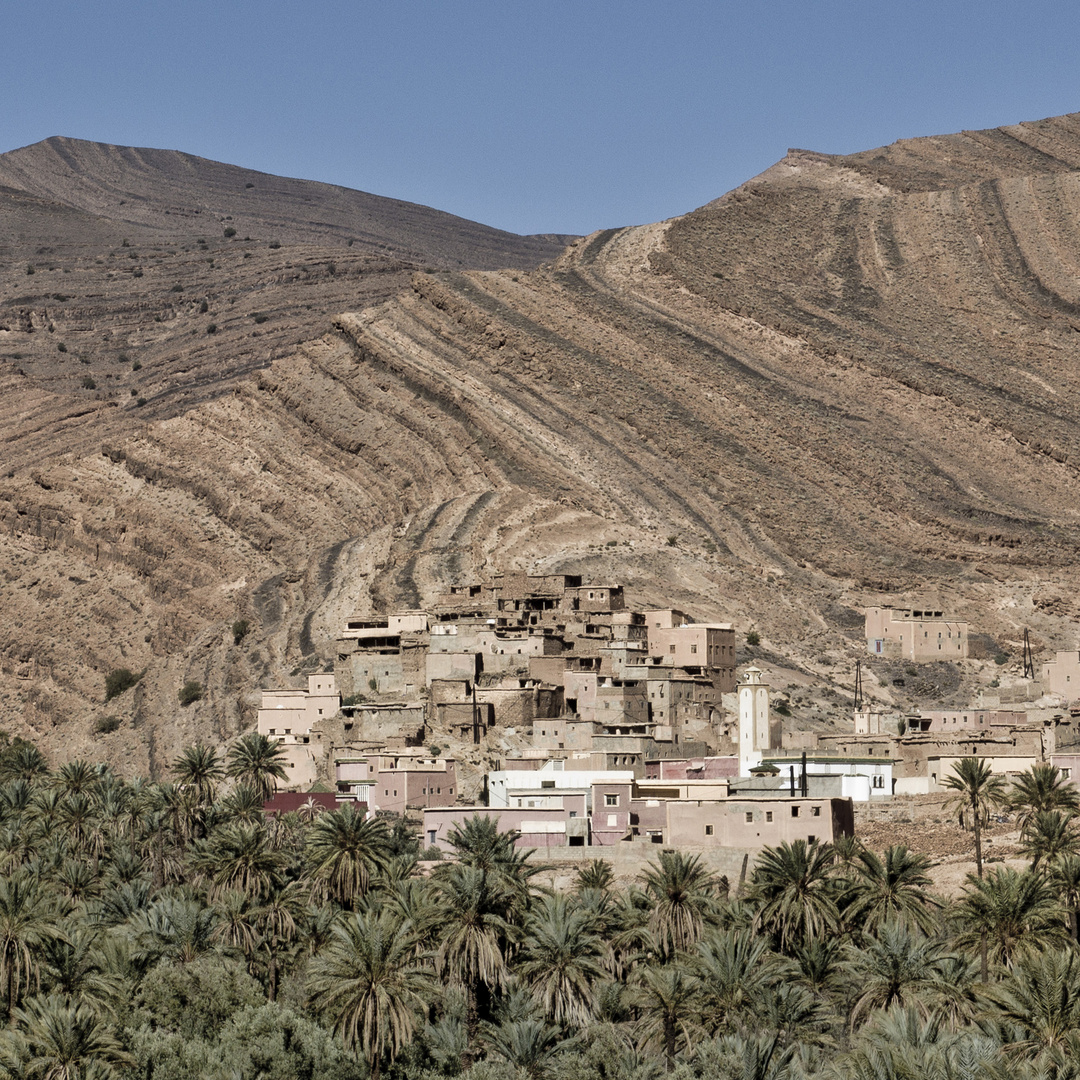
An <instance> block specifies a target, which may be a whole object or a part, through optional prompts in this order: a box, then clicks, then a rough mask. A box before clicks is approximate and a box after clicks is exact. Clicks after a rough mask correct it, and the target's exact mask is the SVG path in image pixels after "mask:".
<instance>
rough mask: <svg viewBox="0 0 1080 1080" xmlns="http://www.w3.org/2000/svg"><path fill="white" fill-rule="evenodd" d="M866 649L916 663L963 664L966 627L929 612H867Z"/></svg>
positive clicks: (876, 609) (888, 609)
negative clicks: (949, 661) (961, 661)
mask: <svg viewBox="0 0 1080 1080" xmlns="http://www.w3.org/2000/svg"><path fill="white" fill-rule="evenodd" d="M866 648H867V651H868V652H870V653H872V654H873V655H874V656H884V657H887V658H892V659H902V660H911V661H914V662H915V663H927V662H930V661H933V660H965V659H967V655H968V624H967V623H966V622H960V621H958V620H955V619H949V618H946V616H945V613H944V612H943V611H935V610H933V609H931V608H891V607H872V608H867V609H866Z"/></svg>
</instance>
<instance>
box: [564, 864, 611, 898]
mask: <svg viewBox="0 0 1080 1080" xmlns="http://www.w3.org/2000/svg"><path fill="white" fill-rule="evenodd" d="M614 880H615V872H614V871H613V870H612V869H611V863H610V862H608V860H607V859H593V860H592V862H588V863H586V864H585V865H584V866H581V867H578V871H577V873H576V874H575V875H574V891H575V892H582V891H583V890H585V889H596V890H597V891H607V890H608V889H610V888H611V886H612V884H613V882H614Z"/></svg>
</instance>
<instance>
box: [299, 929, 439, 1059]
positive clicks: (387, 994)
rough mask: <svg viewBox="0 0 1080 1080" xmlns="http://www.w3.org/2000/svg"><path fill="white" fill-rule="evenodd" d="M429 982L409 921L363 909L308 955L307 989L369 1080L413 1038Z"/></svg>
mask: <svg viewBox="0 0 1080 1080" xmlns="http://www.w3.org/2000/svg"><path fill="white" fill-rule="evenodd" d="M433 982H434V980H433V978H432V975H431V971H430V968H428V967H427V966H425V965H424V964H423V963H422V962H421V961H420V960H418V959H417V957H416V952H415V949H414V948H413V940H412V933H411V928H410V927H409V925H408V924H407V923H400V922H398V921H397V920H396V919H394V918H393V917H392V916H391V915H389V914H387V913H382V914H376V913H374V912H364V913H362V914H354V915H352V916H350V917H349V918H348V919H347V920H346V921H345V922H344V923H343V924H341V925H339V926H338V927H337V928H336V930H335V933H334V940H333V941H332V942H331V943H330V945H329V946H328V947H327V948H326V949H325V950H324V951H323V952H322V953H321V954H320V955H319V956H318V957H316V958H315V959H314V960H313V961H312V965H311V974H310V976H309V978H308V991H309V993H310V995H311V1002H312V1004H313V1005H314V1007H315V1008H316V1009H318V1010H319V1011H320V1012H323V1013H324V1014H325V1015H326V1016H327V1017H328V1018H329V1019H330V1020H331V1022H332V1023H333V1026H334V1030H335V1031H336V1032H337V1033H338V1034H339V1035H340V1036H341V1038H342V1039H343V1040H344V1041H345V1043H346V1045H347V1046H350V1047H356V1048H358V1049H359V1050H360V1052H361V1053H362V1054H363V1055H364V1058H365V1060H366V1061H367V1063H368V1068H369V1070H370V1074H371V1080H379V1075H380V1072H381V1069H382V1064H383V1062H384V1061H385V1060H389V1061H391V1062H392V1061H393V1060H394V1059H395V1058H396V1057H397V1055H398V1053H399V1052H400V1051H401V1049H402V1048H403V1047H404V1046H406V1045H408V1044H409V1043H410V1042H411V1041H412V1038H413V1035H414V1033H415V1031H416V1029H417V1026H418V1023H419V1021H420V1016H421V1014H422V1011H423V1009H424V1007H425V1005H426V1003H427V999H428V997H429V995H430V993H431V992H432V990H433Z"/></svg>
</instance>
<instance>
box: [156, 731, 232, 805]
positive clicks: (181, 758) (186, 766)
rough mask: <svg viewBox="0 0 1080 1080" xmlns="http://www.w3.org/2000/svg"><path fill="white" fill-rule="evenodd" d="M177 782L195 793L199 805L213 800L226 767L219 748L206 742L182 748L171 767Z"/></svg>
mask: <svg viewBox="0 0 1080 1080" xmlns="http://www.w3.org/2000/svg"><path fill="white" fill-rule="evenodd" d="M170 772H172V774H173V776H175V777H176V782H177V784H178V785H179V786H180V787H181V788H184V789H187V790H189V791H191V792H193V793H194V795H195V801H196V802H197V803H198V804H199V805H205V804H206V803H209V802H213V800H214V795H215V793H216V791H217V784H218V781H220V780H221V779H222V777H223V776H224V775H225V768H224V766H223V765H222V763H221V759H220V758H219V757H218V753H217V750H215V749H214V747H212V746H206V745H205V744H204V743H195V744H194V745H193V746H189V747H187V748H186V749H184V750H182V751H181V752H180V754H179V755H178V756H177V758H176V759H175V760H174V761H173V763H172V766H171V768H170Z"/></svg>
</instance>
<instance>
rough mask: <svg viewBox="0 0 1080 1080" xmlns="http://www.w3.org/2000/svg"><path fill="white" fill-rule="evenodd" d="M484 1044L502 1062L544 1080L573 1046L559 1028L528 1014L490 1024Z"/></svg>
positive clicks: (485, 1032) (530, 1076) (532, 1079)
mask: <svg viewBox="0 0 1080 1080" xmlns="http://www.w3.org/2000/svg"><path fill="white" fill-rule="evenodd" d="M484 1043H485V1045H486V1046H487V1047H488V1049H489V1050H491V1051H493V1052H494V1053H495V1054H497V1055H498V1056H499V1057H501V1058H502V1059H503V1061H505V1062H507V1063H508V1064H510V1065H512V1066H514V1067H515V1068H516V1069H518V1070H519V1072H522V1073H524V1074H525V1075H526V1076H528V1077H529V1078H530V1080H541V1078H542V1077H543V1076H545V1075H546V1074H547V1072H548V1071H549V1069H550V1067H551V1065H552V1064H553V1063H554V1062H555V1061H556V1060H557V1059H558V1055H559V1054H561V1053H563V1052H565V1051H566V1050H567V1049H568V1048H569V1047H570V1046H572V1045H573V1040H570V1039H564V1038H563V1037H562V1033H561V1032H560V1030H559V1029H558V1028H557V1027H553V1026H551V1025H550V1024H548V1023H547V1022H546V1021H545V1020H544V1019H542V1018H540V1017H533V1016H525V1017H520V1018H514V1019H507V1020H503V1022H502V1023H501V1024H489V1025H488V1027H487V1028H486V1029H485V1031H484Z"/></svg>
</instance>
